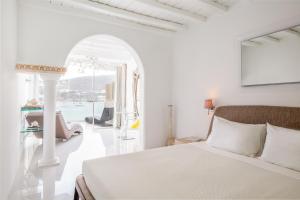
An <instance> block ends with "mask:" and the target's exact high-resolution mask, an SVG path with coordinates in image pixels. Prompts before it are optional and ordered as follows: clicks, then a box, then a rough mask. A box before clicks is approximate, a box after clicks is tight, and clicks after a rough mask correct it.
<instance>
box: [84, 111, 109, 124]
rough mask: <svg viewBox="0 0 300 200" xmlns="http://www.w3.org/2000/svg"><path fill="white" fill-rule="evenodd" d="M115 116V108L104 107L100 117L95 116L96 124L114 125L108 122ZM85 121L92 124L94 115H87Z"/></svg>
mask: <svg viewBox="0 0 300 200" xmlns="http://www.w3.org/2000/svg"><path fill="white" fill-rule="evenodd" d="M113 118H114V108H109V107H106V108H104V109H103V112H102V115H101V118H100V119H99V118H96V117H95V119H94V123H95V124H96V125H100V126H104V127H108V126H112V123H107V122H109V121H112V119H113ZM85 121H86V122H87V123H89V124H92V123H93V117H86V118H85Z"/></svg>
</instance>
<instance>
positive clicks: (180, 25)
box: [45, 0, 239, 32]
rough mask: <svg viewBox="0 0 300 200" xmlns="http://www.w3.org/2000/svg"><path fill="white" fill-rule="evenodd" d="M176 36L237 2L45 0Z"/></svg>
mask: <svg viewBox="0 0 300 200" xmlns="http://www.w3.org/2000/svg"><path fill="white" fill-rule="evenodd" d="M45 1H48V2H49V3H50V4H53V5H55V4H56V5H60V6H63V7H72V8H76V9H82V10H86V11H89V12H94V13H100V14H104V15H108V16H111V17H114V18H118V19H122V20H126V21H130V22H134V23H137V24H142V25H143V26H148V27H151V28H156V29H160V30H164V31H171V32H177V31H180V30H183V29H186V28H188V26H189V25H191V24H194V23H199V24H200V23H205V22H206V21H208V20H209V19H210V18H211V17H212V16H213V15H224V14H226V12H228V11H230V8H231V7H232V6H233V5H234V4H236V3H237V2H238V1H239V0H45Z"/></svg>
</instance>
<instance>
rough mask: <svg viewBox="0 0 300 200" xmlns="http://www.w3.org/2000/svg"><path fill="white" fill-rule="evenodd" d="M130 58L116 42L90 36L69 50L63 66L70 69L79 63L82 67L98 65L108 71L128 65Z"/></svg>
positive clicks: (125, 50)
mask: <svg viewBox="0 0 300 200" xmlns="http://www.w3.org/2000/svg"><path fill="white" fill-rule="evenodd" d="M132 59H133V58H132V56H131V55H130V53H129V51H128V50H127V49H126V48H125V47H124V46H122V44H120V43H119V42H118V41H116V40H113V39H108V38H104V37H101V36H97V35H96V36H91V37H88V38H86V39H84V40H82V41H80V42H79V43H78V44H76V46H75V47H74V48H73V49H72V50H71V52H70V54H69V56H68V58H67V61H66V63H65V66H67V67H70V66H73V65H77V64H78V63H81V64H83V65H86V66H87V65H92V66H93V65H95V64H96V65H97V66H98V65H99V67H101V68H107V69H110V68H111V67H115V66H116V65H121V64H124V63H130V62H131V61H132Z"/></svg>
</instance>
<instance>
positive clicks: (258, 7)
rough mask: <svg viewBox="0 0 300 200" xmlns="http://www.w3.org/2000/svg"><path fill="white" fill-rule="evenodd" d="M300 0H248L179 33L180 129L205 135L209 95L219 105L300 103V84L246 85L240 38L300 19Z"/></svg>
mask: <svg viewBox="0 0 300 200" xmlns="http://www.w3.org/2000/svg"><path fill="white" fill-rule="evenodd" d="M299 10H300V1H293V0H286V1H283V0H282V1H267V0H251V1H250V0H249V1H248V0H242V1H240V2H239V3H238V4H236V5H235V6H234V7H233V8H231V9H230V10H229V11H228V12H227V13H225V14H224V15H222V16H221V17H217V16H216V17H214V18H211V19H209V20H208V23H204V24H202V25H201V26H198V27H193V28H191V29H190V30H188V31H187V32H184V33H181V34H178V35H177V37H176V38H175V39H176V40H175V41H176V44H175V47H174V48H175V49H174V61H173V62H174V74H173V75H174V76H173V103H174V104H175V106H176V110H177V111H176V113H177V115H176V118H177V120H176V132H177V135H178V136H179V137H182V136H189V135H195V136H201V137H205V136H206V134H207V130H208V122H209V117H208V115H207V110H205V109H204V108H203V102H204V99H206V98H214V99H216V104H217V106H221V105H233V104H263V105H284V106H300V93H299V89H300V84H291V85H274V86H260V87H241V75H240V73H241V65H240V62H241V60H240V46H239V40H240V39H245V38H246V37H248V38H250V36H255V35H261V34H263V33H267V32H270V31H271V32H272V31H276V30H279V29H282V28H285V27H287V26H289V25H290V26H291V25H296V24H300V13H299Z"/></svg>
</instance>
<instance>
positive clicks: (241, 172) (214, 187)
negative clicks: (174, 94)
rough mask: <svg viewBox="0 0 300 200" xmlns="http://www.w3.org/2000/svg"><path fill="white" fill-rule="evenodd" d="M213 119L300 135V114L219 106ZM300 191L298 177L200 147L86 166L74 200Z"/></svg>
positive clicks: (284, 195)
mask: <svg viewBox="0 0 300 200" xmlns="http://www.w3.org/2000/svg"><path fill="white" fill-rule="evenodd" d="M214 115H215V116H218V117H222V118H225V119H228V120H231V121H236V122H241V123H248V124H260V123H266V122H269V123H272V124H274V125H277V126H281V127H286V128H291V129H297V130H300V108H294V107H275V106H223V107H219V108H217V109H216V111H215V113H214ZM212 124H213V120H212V122H211V125H210V128H209V133H210V132H211V127H212ZM299 188H300V172H297V171H294V170H290V169H288V168H284V167H280V166H277V165H274V164H270V163H267V162H264V161H262V160H260V159H257V158H252V157H246V156H242V155H238V154H234V153H230V152H227V151H223V150H219V149H216V148H213V147H210V146H208V145H207V144H206V143H205V142H199V143H192V144H183V145H176V146H170V147H162V148H157V149H151V150H147V151H143V152H138V153H133V154H127V155H121V156H112V157H106V158H99V159H94V160H89V161H85V162H84V163H83V174H82V175H80V176H78V177H77V180H76V189H75V195H74V199H76V200H77V199H79V198H80V199H83V200H94V199H97V200H101V199H234V198H235V199H265V198H269V199H270V198H271V199H275V198H276V199H300V190H299Z"/></svg>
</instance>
